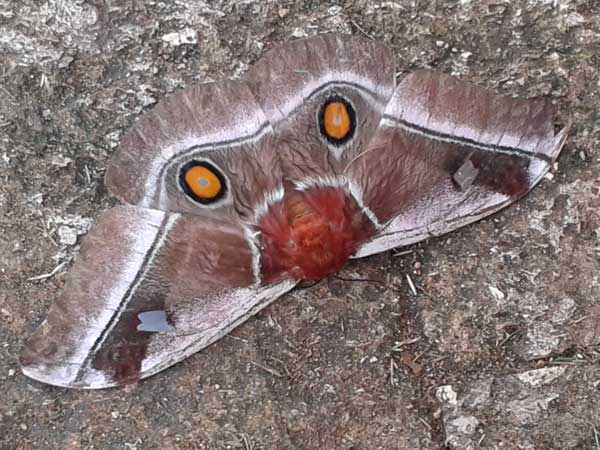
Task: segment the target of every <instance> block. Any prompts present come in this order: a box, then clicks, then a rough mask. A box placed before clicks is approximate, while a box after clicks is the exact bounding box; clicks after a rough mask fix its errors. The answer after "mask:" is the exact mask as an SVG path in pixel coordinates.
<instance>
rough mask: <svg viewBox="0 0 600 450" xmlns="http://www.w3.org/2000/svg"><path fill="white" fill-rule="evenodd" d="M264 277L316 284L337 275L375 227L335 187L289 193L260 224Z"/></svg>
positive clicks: (358, 208)
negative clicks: (293, 279)
mask: <svg viewBox="0 0 600 450" xmlns="http://www.w3.org/2000/svg"><path fill="white" fill-rule="evenodd" d="M258 229H259V231H260V232H261V241H260V253H261V276H262V280H263V281H264V282H272V281H275V280H278V279H282V278H284V277H286V276H287V277H291V278H296V279H305V280H317V279H321V278H324V277H326V276H327V275H330V274H332V273H334V272H337V271H338V270H339V269H340V268H341V267H342V266H343V265H344V263H345V262H346V260H347V259H348V258H349V257H350V256H352V255H353V254H354V253H355V252H356V249H357V248H358V246H359V245H360V244H361V243H362V242H364V241H365V240H366V239H368V238H369V237H370V236H372V234H373V231H374V229H373V225H372V223H371V222H370V221H369V219H368V218H367V217H366V216H365V215H364V213H363V212H362V211H361V209H360V207H359V206H358V205H357V204H356V202H355V201H354V200H353V199H352V198H350V197H349V196H348V195H347V194H346V193H345V192H344V191H342V190H341V189H337V188H334V187H314V188H311V189H307V190H303V191H299V190H291V191H286V193H285V195H284V197H283V199H282V200H281V201H279V202H277V203H276V204H274V205H272V206H271V207H270V208H269V210H268V211H267V213H266V214H264V215H263V216H262V217H261V218H260V220H259V222H258Z"/></svg>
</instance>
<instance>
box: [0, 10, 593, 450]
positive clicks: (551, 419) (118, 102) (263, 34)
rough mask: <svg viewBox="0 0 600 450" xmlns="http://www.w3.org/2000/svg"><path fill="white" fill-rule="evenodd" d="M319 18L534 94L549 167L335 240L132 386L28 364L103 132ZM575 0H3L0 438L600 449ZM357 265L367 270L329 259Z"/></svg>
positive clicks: (116, 129)
mask: <svg viewBox="0 0 600 450" xmlns="http://www.w3.org/2000/svg"><path fill="white" fill-rule="evenodd" d="M326 31H338V32H344V33H352V34H357V35H366V36H369V37H370V38H372V39H376V40H378V41H382V42H384V43H386V44H387V45H388V46H389V47H391V48H392V49H393V51H394V53H395V54H396V56H397V71H398V74H399V77H402V76H403V75H404V74H406V73H408V72H410V71H412V70H415V69H417V68H422V67H433V68H436V69H438V70H442V71H444V72H447V73H452V74H455V75H458V76H461V77H462V78H464V79H466V80H470V81H472V82H474V83H478V84H480V85H484V86H487V87H488V88H490V89H492V90H494V91H495V92H498V93H503V94H509V95H514V96H521V97H535V96H544V97H546V98H549V99H551V100H552V102H554V103H555V104H557V105H558V106H559V108H560V117H559V118H558V122H560V123H564V122H566V121H567V118H568V117H569V116H571V117H572V119H573V125H574V126H573V131H572V134H571V136H570V138H569V140H568V142H567V145H566V147H565V149H564V151H563V154H562V156H561V158H560V159H559V161H558V165H557V167H556V170H555V171H554V174H553V177H547V178H546V179H544V180H543V181H542V183H541V185H540V186H539V187H538V188H536V189H535V190H534V191H533V192H532V193H531V194H530V195H529V196H528V197H527V198H525V199H524V200H522V201H520V202H518V204H516V205H514V206H513V207H511V208H509V209H507V210H505V211H502V212H501V213H499V214H496V215H495V216H493V217H492V218H490V219H488V220H484V221H482V222H479V223H477V224H475V225H472V226H470V227H467V228H465V229H462V230H460V231H457V232H454V233H452V234H450V235H447V236H444V237H441V238H437V239H430V240H429V241H426V242H424V243H422V244H419V245H415V246H412V247H409V248H408V249H402V251H394V252H387V253H384V254H381V255H378V256H374V257H370V258H366V259H364V260H360V261H353V262H352V263H351V264H350V265H349V266H347V267H346V268H345V269H344V271H343V272H342V273H341V274H340V276H339V277H338V278H330V279H328V280H324V281H322V282H320V283H318V284H317V285H314V286H310V287H305V288H303V289H296V290H295V291H293V292H292V293H290V294H289V295H286V296H285V297H284V298H282V299H281V300H280V301H278V302H276V303H275V304H273V305H272V306H271V307H269V308H267V309H265V310H264V311H263V312H261V313H260V314H258V315H257V316H256V317H254V318H253V319H251V320H249V321H248V322H247V323H245V324H244V325H242V326H241V327H239V328H238V329H236V330H235V331H234V332H233V333H232V334H231V335H230V336H228V337H226V338H224V339H222V340H220V341H219V342H217V343H216V344H214V345H212V346H210V347H209V348H207V349H206V350H204V351H202V352H200V353H199V354H197V355H195V356H193V357H191V358H189V359H188V360H186V361H185V362H183V363H181V364H179V365H177V366H175V367H173V368H171V369H169V370H167V371H165V372H163V373H161V374H159V375H157V376H155V377H152V378H150V379H149V380H147V381H144V382H142V383H139V384H138V385H137V386H134V387H129V388H126V389H122V390H117V389H113V390H104V391H96V392H81V391H73V390H64V389H59V388H52V387H48V386H45V385H41V384H38V383H36V382H33V381H30V380H28V379H26V378H25V377H24V376H22V375H21V373H20V372H19V370H18V366H17V356H18V354H19V352H20V348H21V345H22V342H23V340H24V339H25V338H26V337H27V336H28V335H29V334H30V333H31V332H32V330H33V329H34V328H35V326H36V325H37V324H38V323H39V322H40V321H41V320H42V319H43V317H44V315H45V313H46V311H47V309H48V307H49V305H50V303H51V302H52V300H53V299H54V298H55V297H56V296H57V295H58V293H59V291H60V288H61V286H62V284H63V283H64V275H65V273H66V271H67V270H68V268H69V266H70V264H71V261H72V258H73V257H74V256H75V255H76V254H77V251H78V244H79V243H80V241H81V235H83V234H85V232H86V230H87V229H88V227H89V225H90V223H91V222H92V221H93V220H94V218H95V217H96V216H97V215H98V213H99V212H100V211H102V210H104V209H106V208H108V207H109V206H111V205H114V204H116V202H115V200H114V199H111V198H110V197H109V196H108V194H107V193H106V191H105V189H104V187H103V184H102V177H103V174H104V169H105V167H106V162H107V159H108V158H109V157H110V155H111V154H112V153H113V152H114V151H115V149H116V146H117V145H118V143H119V138H120V136H121V134H122V133H123V132H124V131H125V130H126V129H127V128H128V127H129V126H130V125H131V124H132V123H133V121H134V120H135V119H136V118H137V117H138V116H139V115H140V113H142V112H143V111H145V110H146V109H149V108H152V106H153V105H154V104H155V103H156V102H157V101H158V100H159V99H161V98H162V97H164V96H165V95H167V94H168V93H169V92H172V91H174V90H176V89H179V88H182V87H185V86H188V85H190V84H193V83H198V82H203V81H208V80H217V79H220V78H223V77H236V76H239V75H240V74H242V73H244V72H245V71H246V70H247V68H248V67H249V65H251V64H252V63H253V62H254V61H256V59H257V58H258V57H260V55H262V54H263V53H264V52H265V51H266V50H267V49H269V48H271V47H272V46H273V45H275V44H276V43H279V42H283V41H286V40H289V39H294V38H299V37H302V36H307V35H313V34H316V33H321V32H326ZM599 91H600V4H599V3H598V2H596V1H595V0H561V1H559V0H527V1H525V0H521V1H509V0H493V1H492V0H489V1H483V2H475V1H471V0H460V1H451V0H436V1H426V0H412V1H397V2H393V1H386V2H372V1H367V0H357V1H338V2H317V1H309V0H307V1H294V0H290V1H284V2H279V1H277V2H276V1H259V0H244V1H239V2H236V1H231V0H215V1H208V2H203V1H194V0H178V1H173V2H169V1H164V2H163V1H153V0H144V1H141V0H123V1H116V0H104V1H100V0H89V1H84V0H48V1H37V0H19V1H13V0H0V179H1V183H0V272H1V275H0V277H1V278H0V383H1V392H2V394H1V398H2V400H1V401H0V448H1V449H2V450H4V449H20V450H26V449H69V450H76V449H115V450H116V449H124V450H125V449H126V450H136V449H138V450H141V449H161V450H168V449H190V450H191V449H215V450H217V449H245V450H250V449H254V450H258V449H265V450H267V449H335V450H338V449H340V450H341V449H345V450H350V449H356V450H359V449H369V450H373V449H386V450H387V449H411V450H413V449H423V450H425V449H427V450H429V449H452V450H464V449H471V448H472V449H490V450H491V449H500V448H502V449H531V450H533V449H579V450H583V449H589V450H592V449H595V450H597V449H600V415H599V414H598V412H599V410H600V406H599V405H600V363H599V361H600V301H599V300H600V152H599V145H600V126H599V124H598V111H600V109H599V106H600V97H599V94H598V93H599ZM351 278H361V279H365V280H368V281H348V280H349V279H351Z"/></svg>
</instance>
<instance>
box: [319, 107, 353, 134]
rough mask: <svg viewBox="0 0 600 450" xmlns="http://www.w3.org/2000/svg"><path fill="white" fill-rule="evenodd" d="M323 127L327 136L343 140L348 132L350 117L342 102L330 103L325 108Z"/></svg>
mask: <svg viewBox="0 0 600 450" xmlns="http://www.w3.org/2000/svg"><path fill="white" fill-rule="evenodd" d="M323 126H324V127H325V133H327V136H329V137H331V138H334V139H343V138H344V137H345V136H346V135H347V134H348V132H349V131H350V115H349V114H348V110H347V109H346V105H344V104H343V103H342V102H331V103H329V104H327V106H325V111H324V117H323Z"/></svg>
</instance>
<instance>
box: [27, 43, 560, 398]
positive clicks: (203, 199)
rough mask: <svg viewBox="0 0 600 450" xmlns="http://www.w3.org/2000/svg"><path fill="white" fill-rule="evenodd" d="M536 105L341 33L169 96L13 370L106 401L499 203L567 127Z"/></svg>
mask: <svg viewBox="0 0 600 450" xmlns="http://www.w3.org/2000/svg"><path fill="white" fill-rule="evenodd" d="M554 113H555V110H554V108H553V107H552V106H551V105H550V104H549V103H547V102H545V101H541V100H520V99H513V98H507V97H500V96H497V95H493V94H491V93H489V92H487V91H485V90H484V89H482V88H480V87H477V86H474V85H471V84H467V83H465V82H463V81H460V80H458V79H456V78H453V77H450V76H447V75H444V74H442V73H436V72H431V71H419V72H416V73H412V74H410V75H408V76H406V77H405V78H404V79H403V80H402V81H401V82H400V83H399V84H398V85H396V82H395V71H394V59H393V57H392V54H391V53H390V51H389V50H388V49H387V48H386V47H384V46H383V45H381V44H378V43H375V42H372V41H368V40H364V39H359V38H356V37H351V36H344V35H335V34H333V35H322V36H317V37H314V38H310V39H304V40H298V41H294V42H291V43H288V44H285V45H282V46H280V47H277V48H275V49H274V50H272V51H270V52H269V53H268V54H267V55H266V56H264V57H263V58H262V59H261V60H259V61H258V62H257V63H256V64H255V65H254V66H253V67H252V68H251V69H250V70H249V71H248V73H247V74H246V75H245V76H244V77H243V78H242V79H240V80H235V81H230V80H225V81H220V82H218V83H209V84H202V85H199V86H195V87H191V88H189V89H185V90H183V91H182V92H179V93H177V94H175V95H171V96H170V97H168V98H167V99H165V100H163V101H162V102H161V103H160V104H159V105H158V106H157V107H156V108H155V109H154V110H153V111H152V112H150V113H149V114H147V115H145V116H144V117H143V118H141V119H140V120H139V121H138V123H137V124H136V125H135V126H134V127H133V129H132V130H131V131H130V132H129V133H128V134H127V135H126V136H125V137H124V138H123V140H122V144H121V148H120V150H119V151H118V152H117V153H116V154H115V155H114V157H113V158H112V159H111V160H110V162H109V165H108V169H107V173H106V180H105V182H106V186H107V188H108V190H109V191H110V192H111V193H112V194H113V195H115V196H116V197H118V198H119V199H120V200H122V201H123V202H125V203H127V204H128V206H119V207H116V208H113V209H111V210H108V211H106V212H104V213H102V214H101V215H100V217H99V218H98V220H97V222H96V225H95V226H94V228H93V229H92V230H91V232H90V233H89V235H88V236H87V237H86V238H85V240H84V242H83V243H82V245H81V251H80V254H79V257H78V259H77V261H76V263H75V265H74V267H73V268H72V270H71V272H70V274H69V276H68V278H67V281H66V285H65V287H64V292H63V293H62V296H61V297H60V298H59V299H58V300H57V301H56V302H55V303H54V304H53V305H52V307H51V309H50V312H49V313H48V317H47V319H46V320H45V321H44V322H43V323H42V325H41V326H40V327H39V329H38V330H37V331H36V332H35V334H34V335H33V336H32V337H31V339H30V340H29V341H28V342H27V344H26V346H25V349H24V352H23V354H22V356H21V366H22V370H23V372H24V373H25V374H26V375H27V376H29V377H31V378H33V379H36V380H39V381H42V382H44V383H49V384H53V385H57V386H66V387H76V388H103V387H109V386H115V385H121V384H126V383H131V382H135V381H137V380H139V379H142V378H145V377H148V376H150V375H153V374H155V373H157V372H159V371H161V370H163V369H165V368H167V367H169V366H171V365H173V364H175V363H177V362H178V361H181V360H182V359H184V358H186V357H187V356H189V355H191V354H193V353H195V352H197V351H198V350H200V349H202V348H203V347H206V346H207V345H209V344H210V343H212V342H214V341H216V340H217V339H219V338H220V337H222V336H223V335H225V334H226V333H228V332H229V331H231V330H232V329H233V328H234V327H236V326H237V325H239V324H240V323H242V322H243V321H245V320H246V319H248V318H249V317H250V316H252V315H253V314H255V313H256V312H257V311H259V310H260V309H262V308H264V307H265V306H266V305H268V304H269V303H270V302H272V301H273V300H275V299H276V298H277V297H279V296H281V295H282V294H284V293H285V292H287V291H288V290H290V289H292V288H293V287H294V285H296V284H297V283H298V282H299V281H300V280H304V279H319V278H323V277H325V276H327V275H328V274H331V273H333V272H335V271H337V270H338V269H339V268H340V267H341V266H342V265H343V264H344V262H345V261H346V260H347V259H348V258H352V257H353V258H359V257H363V256H367V255H370V254H373V253H378V252H383V251H385V250H388V249H391V248H394V247H398V246H402V245H407V244H411V243H414V242H417V241H420V240H423V239H425V238H427V237H429V236H435V235H440V234H442V233H446V232H449V231H451V230H454V229H456V228H458V227H461V226H463V225H466V224H468V223H471V222H475V221H476V220H479V219H481V218H482V217H485V216H488V215H490V214H492V213H494V212H495V211H498V210H499V209H501V208H504V207H505V206H507V205H509V204H511V203H512V202H514V201H515V200H517V199H518V198H520V197H522V196H523V195H525V194H526V193H527V192H528V191H529V190H530V189H531V188H532V187H533V186H535V185H536V184H537V183H538V182H539V181H540V179H541V178H542V177H543V175H544V174H545V173H546V172H547V171H548V169H549V168H550V167H551V165H552V163H553V161H554V160H555V159H556V158H557V156H558V154H559V152H560V149H561V147H562V145H563V143H564V141H565V137H566V134H567V128H568V127H565V128H564V129H563V130H562V131H560V132H559V133H555V130H554V126H553V122H552V118H553V114H554Z"/></svg>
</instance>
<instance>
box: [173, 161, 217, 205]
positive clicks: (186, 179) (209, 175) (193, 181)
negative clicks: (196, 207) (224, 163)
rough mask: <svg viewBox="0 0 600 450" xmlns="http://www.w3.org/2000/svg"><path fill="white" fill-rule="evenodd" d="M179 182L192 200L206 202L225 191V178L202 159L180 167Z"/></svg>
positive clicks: (213, 199)
mask: <svg viewBox="0 0 600 450" xmlns="http://www.w3.org/2000/svg"><path fill="white" fill-rule="evenodd" d="M180 173H181V175H180V183H181V187H182V188H183V190H184V191H185V192H186V194H188V195H189V196H190V197H192V198H193V199H194V200H196V201H198V202H200V203H203V204H208V203H212V202H213V201H216V200H218V199H219V198H221V197H222V196H223V194H224V193H225V187H226V186H225V179H224V178H223V175H221V173H220V172H219V171H218V169H217V168H216V167H214V166H212V165H211V164H209V163H207V162H204V161H191V162H189V163H187V164H186V165H185V166H184V167H183V168H182V169H181V172H180Z"/></svg>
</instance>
